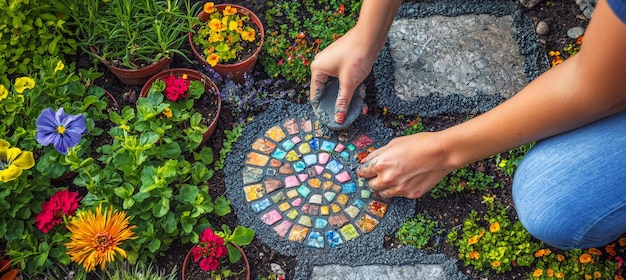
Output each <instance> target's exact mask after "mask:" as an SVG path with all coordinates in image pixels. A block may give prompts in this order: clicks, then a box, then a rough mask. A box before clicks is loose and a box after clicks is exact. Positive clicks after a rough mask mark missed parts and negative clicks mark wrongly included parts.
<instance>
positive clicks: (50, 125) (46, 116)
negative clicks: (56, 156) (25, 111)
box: [35, 108, 87, 154]
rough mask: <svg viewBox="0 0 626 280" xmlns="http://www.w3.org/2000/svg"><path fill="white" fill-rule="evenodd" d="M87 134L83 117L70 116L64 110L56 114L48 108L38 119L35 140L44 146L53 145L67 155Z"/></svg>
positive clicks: (60, 109)
mask: <svg viewBox="0 0 626 280" xmlns="http://www.w3.org/2000/svg"><path fill="white" fill-rule="evenodd" d="M86 132H87V126H86V125H85V117H84V116H83V115H68V114H66V113H65V112H64V111H63V108H59V110H57V111H56V113H55V112H54V110H52V108H46V109H44V110H43V111H41V114H40V115H39V117H38V118H37V134H36V135H35V139H37V142H39V144H41V145H43V146H48V145H50V143H53V144H54V148H55V149H56V150H57V151H59V153H62V154H66V153H67V150H68V149H69V148H72V147H74V146H76V145H78V143H79V142H80V139H81V138H82V135H83V134H85V133H86Z"/></svg>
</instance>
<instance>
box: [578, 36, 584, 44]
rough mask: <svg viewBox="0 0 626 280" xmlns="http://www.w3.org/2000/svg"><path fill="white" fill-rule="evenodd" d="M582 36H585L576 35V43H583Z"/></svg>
mask: <svg viewBox="0 0 626 280" xmlns="http://www.w3.org/2000/svg"><path fill="white" fill-rule="evenodd" d="M584 37H585V36H583V35H581V36H580V37H578V38H577V39H576V44H578V45H582V43H583V38H584Z"/></svg>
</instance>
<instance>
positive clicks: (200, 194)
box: [68, 82, 230, 262]
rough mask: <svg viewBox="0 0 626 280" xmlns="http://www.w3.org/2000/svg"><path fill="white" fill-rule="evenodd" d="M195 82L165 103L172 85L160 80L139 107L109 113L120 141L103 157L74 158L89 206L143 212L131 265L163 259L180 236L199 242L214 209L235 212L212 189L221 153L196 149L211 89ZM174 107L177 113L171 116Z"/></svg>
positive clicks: (137, 221) (113, 133) (104, 150)
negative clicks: (202, 107) (196, 106)
mask: <svg viewBox="0 0 626 280" xmlns="http://www.w3.org/2000/svg"><path fill="white" fill-rule="evenodd" d="M194 85H195V83H193V82H191V84H190V86H189V91H188V95H187V98H185V99H180V100H177V101H176V102H173V101H165V100H164V99H165V97H164V95H163V93H162V92H163V91H164V90H165V88H166V84H165V82H156V83H155V84H154V85H153V86H152V87H151V89H150V91H149V92H148V95H147V96H146V97H141V98H139V99H138V100H137V103H136V108H132V107H129V106H127V107H125V108H123V109H122V110H121V114H118V113H117V112H111V113H110V114H109V117H110V120H111V121H112V122H113V123H114V124H115V126H114V127H113V128H111V129H110V130H109V134H110V135H111V136H112V137H113V142H112V143H111V144H109V145H104V146H102V147H101V148H99V149H98V150H99V152H101V153H102V155H101V156H100V157H99V158H98V159H97V161H94V160H92V161H91V162H90V163H88V164H84V162H81V161H79V160H78V158H75V157H72V156H70V157H69V158H70V159H69V160H68V163H69V164H70V168H71V170H74V171H77V172H78V173H79V175H78V176H77V177H76V178H75V179H74V183H75V184H76V185H78V186H81V187H85V188H86V189H87V191H88V192H89V193H88V194H87V195H86V196H85V198H84V199H83V203H84V204H85V205H87V206H92V205H96V204H99V203H100V202H108V203H110V204H112V205H116V206H119V207H121V208H123V209H125V210H126V211H127V212H128V213H129V214H130V215H132V216H134V217H135V219H134V220H133V223H134V224H135V225H136V226H137V232H138V238H137V239H134V240H130V241H129V242H128V243H129V245H130V246H131V248H132V250H130V251H129V252H128V255H129V261H130V262H135V261H136V260H137V258H140V260H142V261H145V260H147V259H148V258H153V257H155V256H156V255H157V254H159V253H161V252H162V251H164V250H166V249H167V248H168V247H169V244H171V243H172V241H173V240H174V239H178V240H180V241H181V242H183V243H186V242H190V241H191V242H195V241H197V240H198V234H197V233H196V231H195V230H194V228H199V227H206V226H208V225H209V222H208V220H207V218H206V216H207V215H208V214H215V215H219V216H223V215H226V214H228V213H230V205H229V202H228V200H227V199H226V198H225V197H218V198H216V199H215V200H213V199H212V197H211V196H209V194H208V193H209V191H208V186H207V182H208V180H209V179H210V178H211V177H212V176H213V171H212V170H209V169H208V168H207V167H206V166H207V165H209V164H211V163H212V162H213V151H212V150H211V149H210V148H208V147H204V148H202V149H201V150H200V151H195V148H197V147H198V145H199V144H200V143H201V141H202V134H203V133H204V131H206V129H207V128H206V126H202V125H200V120H201V118H202V117H201V115H200V114H199V113H197V112H195V111H194V110H193V103H194V100H195V99H196V98H198V97H199V96H200V95H201V94H202V92H204V88H203V87H199V86H194ZM195 91H198V92H199V94H198V92H195ZM167 110H169V111H170V114H171V116H170V115H169V114H164V113H165V112H166V111H167ZM186 154H189V155H191V157H185V155H186Z"/></svg>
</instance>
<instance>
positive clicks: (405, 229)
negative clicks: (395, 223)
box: [396, 212, 444, 249]
mask: <svg viewBox="0 0 626 280" xmlns="http://www.w3.org/2000/svg"><path fill="white" fill-rule="evenodd" d="M443 232H444V228H443V225H442V224H441V222H438V221H433V220H432V219H431V217H430V215H429V214H428V212H424V213H421V214H417V216H416V217H415V218H412V219H408V220H406V221H405V222H404V223H403V224H402V226H401V227H400V229H399V230H398V232H397V233H396V238H398V239H399V240H400V242H402V244H404V245H411V246H415V247H416V248H418V249H423V248H424V247H426V245H428V243H429V242H430V241H431V239H432V238H433V237H435V236H438V235H440V234H442V233H443ZM435 243H438V241H435Z"/></svg>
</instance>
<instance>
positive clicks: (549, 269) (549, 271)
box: [546, 268, 554, 277]
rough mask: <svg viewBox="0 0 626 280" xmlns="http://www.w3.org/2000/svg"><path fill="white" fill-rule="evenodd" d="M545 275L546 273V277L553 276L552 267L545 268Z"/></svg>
mask: <svg viewBox="0 0 626 280" xmlns="http://www.w3.org/2000/svg"><path fill="white" fill-rule="evenodd" d="M546 275H548V277H552V276H554V270H552V268H548V270H546Z"/></svg>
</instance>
